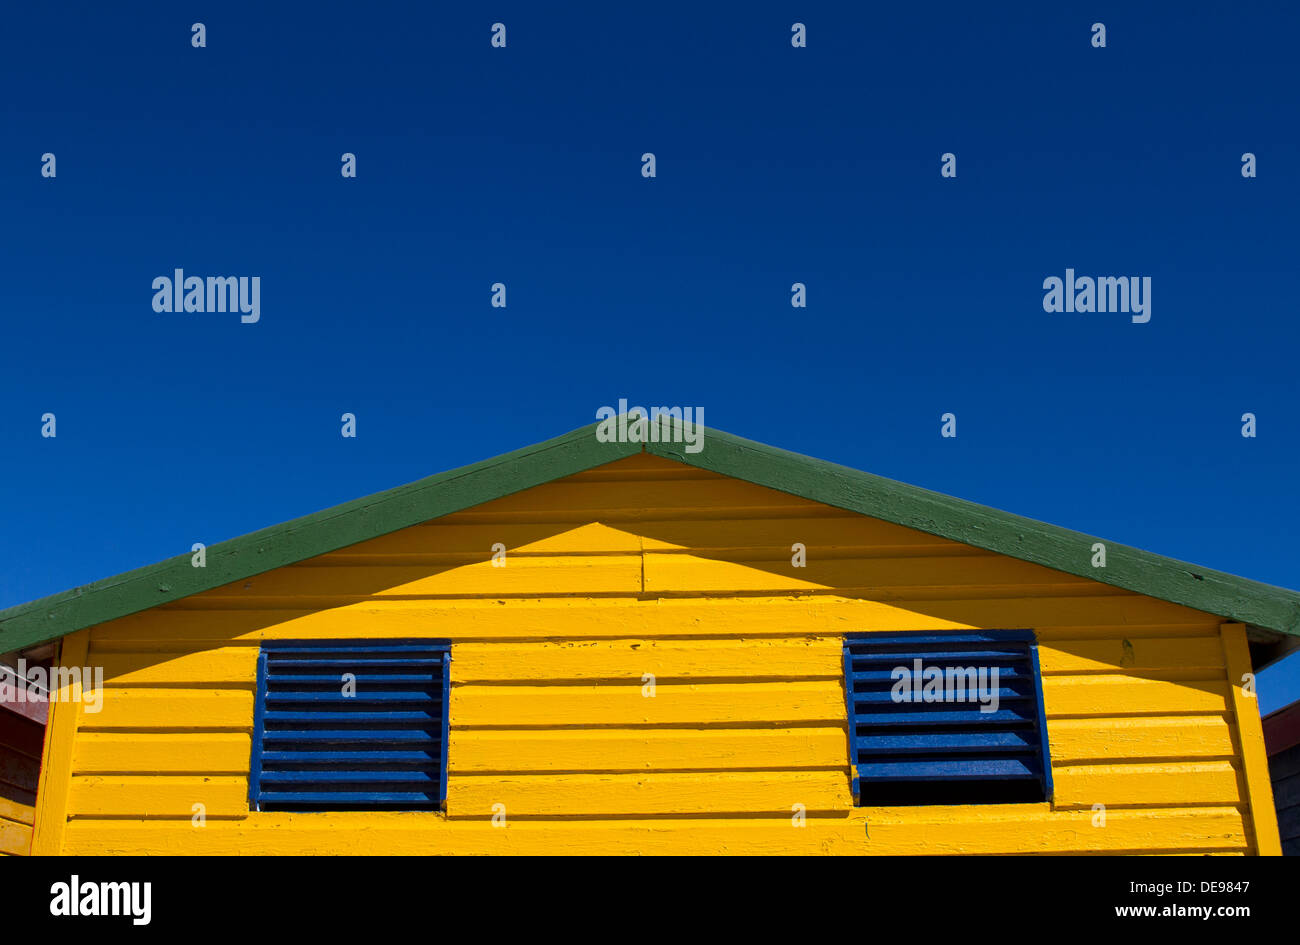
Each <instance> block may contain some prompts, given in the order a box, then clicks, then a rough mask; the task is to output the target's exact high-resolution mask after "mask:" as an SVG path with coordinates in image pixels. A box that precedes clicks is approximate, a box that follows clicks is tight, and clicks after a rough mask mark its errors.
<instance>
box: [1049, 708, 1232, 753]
mask: <svg viewBox="0 0 1300 945" xmlns="http://www.w3.org/2000/svg"><path fill="white" fill-rule="evenodd" d="M1048 739H1049V742H1050V745H1051V752H1052V761H1053V762H1054V763H1055V764H1069V763H1070V762H1081V761H1129V760H1141V759H1151V760H1155V759H1168V758H1182V759H1186V760H1189V761H1199V760H1202V759H1206V758H1219V759H1227V758H1231V757H1233V755H1234V748H1233V742H1232V726H1231V725H1230V724H1229V723H1228V722H1227V720H1226V719H1225V718H1224V716H1222V715H1218V714H1214V715H1203V716H1196V715H1181V716H1167V717H1159V716H1156V717H1140V718H1104V719H1099V718H1082V719H1054V720H1053V722H1052V724H1051V725H1050V726H1048Z"/></svg>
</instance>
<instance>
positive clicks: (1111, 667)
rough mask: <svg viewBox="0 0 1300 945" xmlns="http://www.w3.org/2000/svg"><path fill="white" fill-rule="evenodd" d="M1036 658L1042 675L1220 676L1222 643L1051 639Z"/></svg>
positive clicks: (1208, 639) (1210, 640) (1211, 640)
mask: <svg viewBox="0 0 1300 945" xmlns="http://www.w3.org/2000/svg"><path fill="white" fill-rule="evenodd" d="M1038 655H1039V661H1040V664H1041V665H1042V668H1043V672H1044V673H1059V674H1065V673H1114V672H1143V671H1164V670H1178V671H1182V672H1188V673H1205V674H1207V675H1210V674H1214V675H1221V674H1222V673H1223V644H1222V642H1221V641H1219V640H1217V639H1215V638H1213V637H1187V638H1176V639H1154V640H1144V639H1140V638H1139V639H1129V638H1128V637H1125V636H1117V637H1116V638H1113V639H1109V640H1053V641H1052V642H1051V643H1050V644H1044V645H1043V646H1041V647H1040V648H1039V651H1038Z"/></svg>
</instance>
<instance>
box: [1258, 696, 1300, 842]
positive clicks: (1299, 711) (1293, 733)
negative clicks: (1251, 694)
mask: <svg viewBox="0 0 1300 945" xmlns="http://www.w3.org/2000/svg"><path fill="white" fill-rule="evenodd" d="M1264 746H1265V748H1266V749H1267V750H1268V770H1269V773H1270V774H1271V775H1272V778H1273V801H1274V803H1275V804H1276V805H1277V825H1278V833H1279V835H1280V837H1281V840H1282V853H1283V855H1284V856H1300V702H1292V703H1291V704H1290V705H1288V706H1283V707H1282V708H1281V709H1278V710H1276V711H1274V712H1270V713H1269V714H1268V715H1266V716H1264Z"/></svg>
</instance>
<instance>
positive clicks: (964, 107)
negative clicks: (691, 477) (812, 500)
mask: <svg viewBox="0 0 1300 945" xmlns="http://www.w3.org/2000/svg"><path fill="white" fill-rule="evenodd" d="M268 6H270V7H273V8H272V9H267V8H266V7H268ZM284 6H286V7H287V6H288V5H284ZM477 6H478V5H469V4H466V5H460V6H459V7H457V8H450V9H435V8H433V7H432V6H431V5H416V4H402V5H398V4H388V3H374V4H363V5H353V4H347V5H342V4H338V5H335V4H331V3H320V4H314V5H312V6H311V8H310V10H311V12H310V13H309V14H307V13H303V12H302V9H305V8H294V9H281V8H280V5H265V4H254V3H226V2H223V3H222V4H218V5H204V4H201V5H189V6H187V5H181V6H177V5H176V4H170V3H168V4H164V3H153V4H149V3H142V4H135V5H132V7H131V10H130V12H129V13H128V12H123V11H122V10H119V9H116V8H108V7H103V6H102V5H90V4H86V5H80V6H79V5H77V4H59V5H57V6H55V5H48V4H25V5H19V6H16V7H14V8H13V9H11V10H7V11H6V20H7V23H6V29H5V31H4V35H3V37H2V38H0V83H3V92H4V94H3V95H0V115H2V116H3V117H2V121H3V129H4V130H3V136H2V140H3V145H2V146H0V181H3V186H2V187H0V213H3V219H4V225H3V226H0V260H3V262H0V266H3V277H4V288H3V293H2V295H0V306H2V309H0V317H2V318H3V332H4V334H3V337H4V345H3V347H2V348H0V350H2V351H3V360H2V361H0V365H2V369H0V504H2V507H3V509H4V514H3V516H2V517H0V606H7V605H10V604H15V603H20V602H23V601H26V600H30V599H33V598H36V597H40V596H44V595H46V594H50V593H54V592H57V591H60V590H64V589H66V588H68V587H71V586H73V585H76V584H80V583H85V582H88V581H92V580H95V579H98V578H102V577H105V576H108V575H111V574H115V573H117V572H119V571H122V570H125V569H128V568H131V567H135V566H138V565H141V564H145V563H149V562H152V561H155V560H158V559H161V558H164V557H168V556H170V555H172V554H176V553H180V552H183V551H187V550H188V549H189V547H190V545H191V543H192V542H194V541H197V540H203V541H207V542H209V543H211V542H214V541H218V540H221V539H225V538H229V537H233V536H235V535H238V534H242V533H244V532H248V531H251V530H254V529H256V528H260V527H263V526H265V525H269V524H273V523H276V522H280V521H283V520H285V519H288V518H291V517H294V516H297V515H302V514H306V513H309V512H312V511H315V510H318V509H320V508H324V507H326V506H329V505H332V504H335V503H338V502H341V501H345V500H347V499H351V498H355V497H357V496H360V495H363V494H367V493H370V492H374V491H378V490H381V489H385V488H388V487H390V486H393V485H396V484H399V483H402V482H406V481H410V480H412V479H416V478H419V477H421V476H424V475H428V474H430V473H433V472H437V471H440V470H443V469H447V468H451V467H454V466H458V465H461V464H464V463H468V462H472V461H475V460H478V459H482V458H484V457H486V456H490V455H494V454H497V453H501V452H504V451H507V450H510V449H514V448H516V447H519V446H521V445H525V444H528V443H532V442H535V441H537V440H541V439H544V438H546V437H549V436H552V435H555V434H558V433H561V432H564V431H567V430H570V429H572V428H574V427H577V426H580V425H582V424H585V423H588V422H591V421H592V420H594V419H595V411H596V409H597V408H598V407H600V406H602V405H606V404H615V403H617V401H618V398H620V397H627V398H628V399H629V400H630V401H631V402H633V403H643V404H652V403H653V404H679V405H691V406H694V405H698V406H702V407H703V408H704V412H705V414H704V415H705V421H706V423H708V424H709V425H711V426H716V427H718V428H720V429H723V430H727V431H729V432H733V433H737V434H739V435H742V436H747V437H750V438H753V439H757V440H760V441H763V442H767V443H771V444H773V445H777V446H781V447H785V448H788V449H793V450H796V451H799V452H803V453H807V454H810V455H813V456H817V457H820V458H824V459H828V460H833V461H836V462H841V463H845V464H847V465H850V466H854V467H858V468H861V469H866V470H869V471H872V472H875V473H878V474H881V475H885V476H889V477H891V478H894V479H899V480H902V481H905V482H909V483H915V484H917V485H921V486H925V487H928V488H931V489H936V490H938V491H941V492H945V493H949V494H951V495H956V496H960V497H963V498H967V499H972V500H975V501H978V502H981V503H984V504H988V505H992V506H996V507H999V508H1005V509H1008V510H1010V511H1014V512H1017V513H1020V514H1023V515H1027V516H1030V517H1033V518H1039V519H1043V520H1046V521H1050V522H1054V523H1057V524H1061V525H1065V526H1068V527H1071V528H1076V529H1079V530H1082V531H1085V532H1088V533H1091V534H1098V535H1101V536H1104V537H1107V538H1111V539H1113V540H1115V541H1120V542H1123V543H1126V544H1131V545H1136V546H1138V547H1142V548H1146V549H1150V550H1152V551H1155V552H1159V553H1162V554H1167V555H1171V556H1174V557H1178V558H1182V559H1186V560H1189V561H1193V562H1196V563H1198V564H1201V565H1204V566H1207V567H1212V568H1217V569H1220V570H1224V571H1229V572H1233V573H1238V574H1242V575H1245V576H1248V577H1251V578H1254V579H1256V580H1260V581H1265V582H1268V583H1273V584H1279V585H1283V586H1290V587H1296V586H1298V585H1300V550H1297V545H1296V542H1295V540H1294V537H1293V536H1294V535H1295V534H1296V533H1297V532H1298V531H1300V503H1297V501H1296V499H1295V469H1296V466H1297V461H1298V460H1300V423H1298V420H1297V411H1296V406H1297V397H1296V370H1295V362H1296V356H1295V351H1296V341H1297V329H1296V327H1295V293H1296V286H1295V276H1294V273H1295V268H1296V267H1295V261H1296V256H1297V236H1296V232H1295V225H1294V221H1295V219H1296V211H1297V203H1298V201H1297V198H1298V196H1300V185H1298V183H1297V181H1298V180H1300V177H1298V175H1297V171H1298V170H1300V153H1298V150H1300V148H1298V145H1300V141H1298V138H1297V132H1296V121H1295V116H1296V114H1297V113H1300V112H1298V110H1297V98H1298V97H1300V81H1297V75H1296V65H1295V60H1294V53H1293V49H1292V42H1293V37H1294V36H1295V35H1296V33H1297V31H1298V29H1300V8H1297V7H1295V6H1293V5H1285V4H1280V3H1279V4H1235V5H1233V6H1232V8H1231V9H1225V8H1222V7H1218V6H1212V5H1209V4H1202V5H1197V4H1186V3H1180V4H1176V5H1175V4H1128V3H1098V2H1093V3H1054V4H1041V3H1010V4H997V5H975V4H955V3H954V4H942V3H939V4H924V5H907V4H899V5H893V6H892V7H879V6H878V5H871V6H861V5H848V4H844V5H832V4H821V3H807V2H799V3H793V4H789V3H781V4H768V3H746V4H743V5H742V4H735V5H721V4H719V5H712V4H698V3H692V4H679V3H656V4H653V5H651V6H636V7H629V8H627V9H626V10H621V9H617V10H616V9H611V8H609V7H608V6H607V5H594V4H593V5H577V4H572V5H571V4H560V5H558V6H555V7H552V5H546V7H545V8H542V7H540V6H539V5H537V4H514V3H499V4H493V5H492V6H491V7H490V8H482V9H483V12H479V10H478V9H476V7H477ZM841 7H842V8H841ZM898 7H903V9H898ZM990 7H992V8H991V9H990ZM466 8H471V9H466ZM950 8H951V9H950ZM196 21H199V22H203V23H204V24H205V26H206V27H207V47H206V48H203V49H195V48H193V47H192V46H191V45H190V35H191V34H190V24H191V23H193V22H196ZM497 21H500V22H504V23H505V24H506V27H507V47H506V48H505V49H494V48H492V47H491V46H490V43H489V38H490V27H491V24H492V23H493V22H497ZM796 21H798V22H803V23H805V24H806V26H807V31H808V46H807V48H805V49H794V48H792V47H791V45H790V25H791V24H792V23H794V22H796ZM1098 21H1100V22H1103V23H1105V24H1106V27H1107V46H1106V48H1105V49H1095V48H1093V47H1092V45H1091V43H1090V36H1091V33H1090V29H1089V28H1090V26H1091V24H1092V23H1094V22H1098ZM647 151H650V152H654V153H655V155H656V158H657V177H656V178H655V179H653V180H647V179H644V178H643V177H642V176H641V173H640V166H641V165H640V157H641V155H642V153H644V152H647ZM1246 151H1249V152H1253V153H1254V154H1256V155H1257V161H1258V177H1257V178H1256V179H1253V180H1247V179H1243V177H1242V175H1241V173H1240V168H1241V155H1242V153H1243V152H1246ZM46 152H53V153H54V154H55V155H56V160H57V177H56V178H54V179H45V178H43V177H42V176H41V174H40V156H41V155H42V154H43V153H46ZM343 152H352V153H354V154H356V156H357V170H358V176H357V177H356V179H350V180H348V179H343V178H342V177H341V175H340V155H341V154H342V153H343ZM944 152H952V153H954V154H955V155H956V156H957V171H958V174H957V177H956V178H955V179H943V178H941V177H940V174H939V168H940V155H941V154H942V153H944ZM177 267H179V268H184V269H185V270H186V271H187V272H188V273H189V274H192V275H258V276H260V277H261V282H262V300H261V302H262V305H261V308H262V316H261V320H260V322H258V323H257V324H255V325H244V324H241V323H240V320H239V318H238V316H234V315H230V314H196V313H190V314H184V313H164V314H158V313H155V312H154V311H153V309H152V307H151V299H152V295H153V293H152V289H151V283H152V280H153V279H154V278H155V277H157V276H160V275H170V274H171V272H172V270H173V269H174V268H177ZM1067 267H1069V268H1074V269H1075V270H1077V271H1078V273H1079V274H1081V275H1082V274H1091V275H1134V274H1136V275H1144V276H1150V277H1151V279H1152V285H1153V289H1152V307H1151V315H1152V317H1151V321H1150V322H1149V323H1147V324H1142V325H1138V324H1133V323H1131V321H1130V320H1129V318H1128V317H1127V316H1126V315H1122V314H1098V313H1093V314H1080V313H1070V314H1048V313H1045V312H1044V311H1043V306H1042V297H1043V289H1042V282H1043V279H1044V278H1045V277H1047V276H1050V275H1057V276H1061V275H1063V274H1064V271H1065V269H1066V268H1067ZM497 281H500V282H504V283H505V284H506V286H507V293H508V295H507V300H508V306H507V308H505V309H493V308H491V307H490V305H489V298H490V290H489V287H490V286H491V284H492V283H494V282H497ZM796 281H799V282H804V283H805V284H806V285H807V286H808V307H807V309H806V310H794V309H792V308H791V306H790V286H791V284H792V283H793V282H796ZM1248 411H1249V412H1252V413H1254V414H1256V416H1257V418H1258V421H1257V422H1258V436H1257V437H1255V438H1253V439H1247V438H1243V437H1242V436H1241V419H1240V418H1241V415H1242V414H1243V413H1245V412H1248ZM46 412H53V413H55V414H56V416H57V423H58V436H57V438H55V439H44V438H42V437H41V436H40V426H41V424H40V417H41V415H42V414H43V413H46ZM344 412H352V413H355V414H356V416H357V420H358V436H357V438H356V439H344V438H342V437H341V436H340V435H339V428H340V421H339V418H340V416H341V414H342V413H344ZM944 412H952V413H955V414H956V416H957V418H958V436H957V438H956V439H943V438H941V437H940V435H939V426H940V424H939V417H940V415H941V414H942V413H944ZM1261 691H1262V692H1261V694H1262V706H1263V708H1264V709H1265V710H1268V709H1270V708H1274V707H1276V706H1278V705H1280V704H1282V703H1283V702H1286V701H1290V700H1291V699H1294V698H1297V697H1300V662H1298V661H1297V660H1292V661H1291V662H1290V663H1288V664H1283V665H1282V666H1281V667H1279V668H1278V669H1277V670H1273V671H1270V672H1268V673H1266V674H1265V676H1264V679H1263V680H1262V682H1261Z"/></svg>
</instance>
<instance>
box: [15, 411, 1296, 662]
mask: <svg viewBox="0 0 1300 945" xmlns="http://www.w3.org/2000/svg"><path fill="white" fill-rule="evenodd" d="M597 426H598V424H589V425H588V426H585V427H582V428H581V429H578V430H574V431H573V432H571V433H567V434H565V435H564V436H560V437H556V438H555V439H552V440H547V441H546V442H544V443H539V444H537V445H535V446H528V447H524V448H523V449H520V450H515V451H514V452H511V453H506V454H504V455H502V456H497V457H494V458H492V459H488V460H484V461H482V462H479V463H474V464H472V465H469V466H463V467H461V468H459V469H453V470H451V471H449V472H445V473H440V474H438V475H435V476H430V477H428V478H426V479H421V480H419V481H418V482H413V483H410V484H409V485H405V486H398V487H397V488H395V489H390V490H388V491H386V492H380V493H376V494H375V495H372V496H367V497H365V498H362V499H356V500H354V501H352V502H345V503H344V504H342V505H337V506H335V507H333V508H331V509H326V510H325V511H323V512H317V513H315V514H313V515H307V516H304V517H302V518H298V519H294V520H292V521H289V522H285V523H283V524H281V525H276V526H273V527H271V528H266V529H262V530H261V531H257V532H253V533H252V534H249V535H244V536H242V537H240V538H234V539H231V540H230V541H226V542H221V543H220V544H216V545H212V546H211V547H209V548H208V549H207V567H205V568H194V567H192V566H191V564H190V559H191V556H190V555H189V554H182V555H178V556H176V557H175V558H170V559H168V560H166V561H162V562H160V563H158V564H154V565H150V566H148V567H144V568H139V569H136V570H134V571H128V572H126V573H124V574H119V575H117V576H116V577H111V578H107V579H105V580H102V581H97V582H95V583H94V584H88V585H86V586H84V587H79V588H76V589H74V590H71V591H66V592H64V593H62V594H56V595H54V596H52V597H46V598H43V599H41V600H37V601H32V602H31V603H27V604H20V605H18V606H16V607H10V608H9V609H7V610H3V611H0V652H8V651H13V650H18V649H21V648H23V647H28V646H35V645H37V644H39V643H44V642H46V641H48V640H52V639H55V638H57V637H60V636H63V635H64V634H67V633H71V632H73V631H74V630H80V629H82V628H83V627H88V626H92V625H94V624H97V623H104V622H105V621H108V620H113V619H116V618H118V617H124V616H127V615H128V614H132V613H137V612H139V611H142V610H147V609H149V608H151V607H156V606H158V605H160V604H165V603H170V602H172V601H175V600H179V599H181V598H183V597H188V596H190V595H192V594H198V593H200V592H202V591H206V590H211V589H212V588H214V587H220V586H222V585H224V584H229V583H232V582H235V581H240V580H243V579H244V578H247V577H251V576H253V575H255V574H261V573H263V572H265V571H270V570H272V569H274V568H279V567H283V566H285V565H289V564H294V563H296V562H298V561H303V560H305V559H307V558H312V557H315V556H316V555H321V554H325V553H327V552H330V551H337V550H338V549H340V548H345V547H347V546H349V545H353V544H356V543H357V542H361V541H366V540H368V539H371V538H376V537H378V536H380V535H386V534H388V533H390V532H394V531H398V530H400V529H402V528H407V527H409V526H411V525H418V524H420V523H421V522H426V521H429V520H430V519H434V518H438V517H440V516H443V515H450V514H451V513H453V512H458V511H460V510H462V509H466V508H470V507H472V506H475V505H480V504H482V503H484V502H490V501H491V500H493V499H497V498H500V497H502V496H505V495H510V494H512V493H515V492H520V491H522V490H524V489H531V488H532V487H534V486H539V485H542V484H544V483H547V482H551V481H553V480H555V479H561V478H563V477H565V476H570V475H573V474H574V473H578V472H582V471H584V470H587V469H592V468H594V467H596V466H601V465H604V464H605V463H610V462H614V461H615V460H618V459H623V458H625V457H628V456H632V455H635V454H637V453H639V452H641V451H642V445H641V444H639V443H602V442H600V441H598V440H597V438H596V435H595V434H596V429H597ZM702 436H703V440H702V443H703V448H702V449H701V450H700V451H699V452H694V453H691V452H687V451H686V450H685V448H684V447H685V444H683V443H648V444H645V447H644V449H645V452H648V453H651V454H653V455H657V456H662V457H664V458H666V459H671V460H675V461H677V462H681V463H685V464H687V465H690V466H695V467H698V468H700V469H707V470H710V471H712V472H717V473H721V474H722V475H725V476H730V477H732V478H735V479H743V480H745V481H747V482H752V483H755V484H757V485H761V486H766V487H768V488H770V489H776V490H778V491H781V492H787V493H790V494H791V495H797V496H801V497H803V498H805V499H810V500H812V501H815V502H822V503H824V504H826V505H832V506H835V507H837V508H842V509H847V510H849V511H852V512H857V513H859V514H862V515H869V516H872V517H873V518H879V519H883V520H885V521H888V522H893V523H895V524H898V525H903V526H905V527H907V528H914V529H917V530H919V531H923V532H928V533H930V534H932V535H938V536H940V537H943V538H948V539H950V540H953V541H959V542H963V543H965V544H968V545H973V546H975V547H977V548H983V549H986V550H988V551H993V552H997V553H999V554H1004V555H1008V556H1010V557H1013V558H1019V559H1021V560H1024V561H1031V562H1033V563H1035V564H1041V565H1044V566H1046V567H1049V568H1054V569H1056V570H1058V571H1064V572H1066V573H1068V574H1075V575H1078V576H1080V577H1085V578H1090V579H1092V580H1096V581H1100V582H1102V583H1105V584H1110V585H1113V586H1115V587H1121V588H1124V589H1126V590H1130V591H1134V592H1136V593H1139V594H1145V595H1147V596H1150V597H1156V598H1160V599H1162V600H1167V601H1171V602H1173V603H1177V604H1182V605H1184V606H1187V607H1191V608H1194V609H1196V610H1201V611H1204V612H1206V613H1211V614H1215V615H1218V616H1221V617H1224V618H1227V619H1231V620H1235V621H1240V622H1242V623H1245V624H1249V625H1253V626H1256V627H1261V628H1265V629H1268V630H1273V631H1277V632H1281V633H1286V634H1291V635H1294V636H1300V594H1298V593H1297V592H1295V591H1291V590H1286V589H1284V588H1279V587H1273V586H1271V585H1268V584H1261V583H1258V582H1256V581H1250V580H1247V579H1245V578H1240V577H1235V576H1233V575H1230V574H1223V573H1221V572H1218V571H1211V570H1208V569H1205V568H1198V567H1196V566H1195V565H1191V564H1186V563H1184V562H1181V561H1176V560H1174V559H1172V558H1166V557H1163V556H1161V555H1156V554H1152V553H1150V552H1146V551H1141V550H1140V549H1137V548H1130V547H1128V546H1125V545H1119V544H1115V543H1113V542H1109V541H1104V540H1103V539H1099V538H1095V537H1093V536H1089V535H1084V534H1082V533H1080V532H1074V531H1070V530H1069V529H1066V528H1060V527H1058V526H1055V525H1048V524H1045V523H1043V522H1037V521H1034V520H1033V519H1028V518H1022V517H1021V516H1019V515H1012V514H1010V513H1008V512H1001V511H998V510H996V509H991V508H988V507H987V506H982V505H978V504H976V503H974V502H967V501H965V500H963V499H955V498H952V497H951V496H946V495H942V494H940V493H937V492H931V491H929V490H927V489H921V488H919V487H917V486H909V485H906V484H904V483H901V482H896V481H894V480H892V479H885V478H883V477H881V476H874V475H871V474H870V473H865V472H861V471H859V470H856V469H850V468H848V467H847V466H839V465H836V464H835V463H828V462H825V461H824V460H819V459H813V458H811V457H808V456H803V455H800V454H798V453H791V452H788V451H786V450H781V449H777V448H775V447H771V446H766V445H764V444H762V443H756V442H754V441H752V440H746V439H743V438H741V437H737V436H732V435H731V434H728V433H723V432H721V431H718V430H704V431H703V434H702ZM1098 541H1101V542H1102V543H1103V544H1105V546H1106V565H1107V566H1106V567H1105V568H1093V567H1092V564H1091V561H1092V554H1093V552H1092V546H1093V544H1094V543H1096V542H1098Z"/></svg>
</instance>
